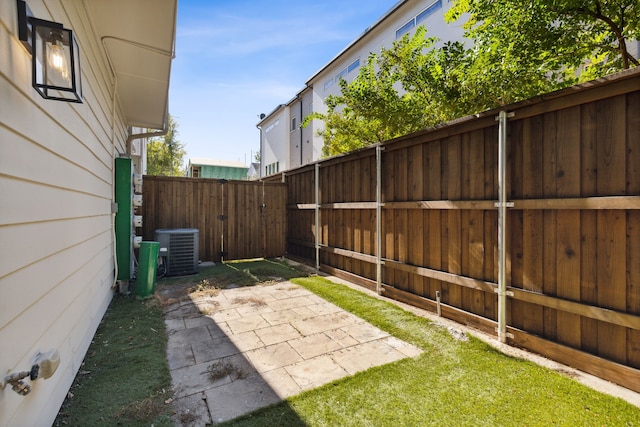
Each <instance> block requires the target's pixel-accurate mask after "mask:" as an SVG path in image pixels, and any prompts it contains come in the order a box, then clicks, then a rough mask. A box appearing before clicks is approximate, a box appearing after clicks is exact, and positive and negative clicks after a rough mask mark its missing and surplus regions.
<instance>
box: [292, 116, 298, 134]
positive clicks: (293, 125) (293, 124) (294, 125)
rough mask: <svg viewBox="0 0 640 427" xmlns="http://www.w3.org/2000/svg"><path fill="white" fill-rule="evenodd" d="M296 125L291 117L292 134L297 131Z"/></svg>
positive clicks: (294, 119)
mask: <svg viewBox="0 0 640 427" xmlns="http://www.w3.org/2000/svg"><path fill="white" fill-rule="evenodd" d="M296 124H297V120H296V118H295V117H291V132H293V131H294V130H296V129H297V127H296Z"/></svg>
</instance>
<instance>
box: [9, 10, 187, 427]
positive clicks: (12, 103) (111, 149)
mask: <svg viewBox="0 0 640 427" xmlns="http://www.w3.org/2000/svg"><path fill="white" fill-rule="evenodd" d="M26 6H28V8H29V10H30V11H31V12H32V14H33V17H35V18H38V19H41V20H46V21H53V22H56V23H59V24H61V25H62V26H64V28H65V29H70V30H72V31H73V34H74V36H75V39H76V41H77V48H78V49H77V53H78V56H77V57H76V59H79V62H75V65H76V66H77V67H76V68H77V70H78V72H77V73H73V75H74V76H76V79H77V80H78V82H81V88H82V92H81V98H80V99H81V101H82V103H75V102H65V101H59V100H52V99H44V98H43V97H42V96H40V94H39V93H38V91H37V90H36V89H35V88H34V87H32V51H33V45H31V48H29V47H27V45H26V44H25V43H23V42H22V41H21V38H20V37H19V32H20V31H19V25H18V15H19V13H22V15H25V13H24V10H26V8H25V7H24V3H21V2H19V1H16V0H3V1H0V141H1V143H0V381H2V385H3V387H0V426H44V425H51V424H52V423H53V421H54V419H55V417H56V415H57V413H58V410H59V408H60V405H61V404H62V402H63V400H64V398H65V397H66V395H67V391H68V390H69V387H70V386H71V383H72V382H73V379H74V377H75V375H76V373H77V371H78V369H79V368H80V366H81V363H82V361H83V359H84V356H85V353H86V351H87V349H88V347H89V344H90V343H91V340H92V338H93V336H94V333H95V331H96V329H97V327H98V324H99V323H100V320H101V319H102V317H103V314H104V313H105V310H106V309H107V307H108V305H109V303H110V302H111V299H112V296H113V294H114V291H115V289H117V286H116V275H117V274H118V272H117V262H116V250H115V247H116V237H115V232H114V229H115V220H114V217H115V216H116V214H115V211H116V210H118V205H117V203H115V202H114V201H115V198H114V192H115V190H114V189H115V187H116V177H115V173H116V172H115V171H116V163H118V162H120V159H126V161H127V162H128V161H129V160H128V159H131V164H132V165H133V166H132V168H133V170H135V171H136V172H138V173H143V172H144V169H145V165H144V153H145V142H144V141H145V139H146V137H148V136H149V134H148V133H147V134H145V132H146V131H145V130H143V129H166V126H167V111H168V90H169V76H170V70H171V62H172V59H173V57H174V46H175V32H176V15H177V0H154V1H153V2H148V1H140V0H90V1H86V0H64V1H59V0H27V2H26ZM20 10H21V11H23V12H19V11H20ZM29 22H34V21H29ZM22 28H24V27H22ZM51 34H53V31H52V32H51ZM43 37H44V36H43ZM43 45H44V44H43ZM38 46H40V45H38ZM44 62H47V61H39V62H36V63H35V65H34V68H33V69H36V70H40V69H44V68H45V64H44ZM50 63H51V64H54V65H52V66H57V65H59V64H56V63H55V61H51V62H50ZM67 70H68V69H67ZM44 74H45V75H46V73H44ZM52 93H58V90H54V91H52ZM158 133H161V132H158ZM116 159H118V162H116ZM131 176H132V173H131V172H130V173H129V177H131ZM129 190H130V191H132V190H131V188H130V189H129ZM128 203H129V206H130V205H131V202H128ZM121 208H122V206H121ZM125 264H126V262H125ZM38 354H45V355H52V354H56V355H57V359H58V360H59V365H58V366H57V369H55V372H53V373H52V375H51V376H50V377H49V378H46V379H42V378H38V379H35V380H30V378H29V376H27V377H26V378H24V379H22V380H20V381H22V384H19V383H18V382H17V381H18V380H15V377H12V375H13V374H19V373H21V372H25V371H29V369H30V368H31V367H32V366H33V365H34V363H36V361H37V357H38ZM51 360H53V357H52V359H51ZM7 378H14V380H15V381H14V383H15V384H18V386H19V387H17V388H18V389H20V388H22V390H23V391H27V390H26V389H27V386H28V388H29V389H30V390H29V393H28V394H24V393H23V394H24V395H23V394H20V393H18V392H16V391H14V387H13V384H12V383H10V382H7Z"/></svg>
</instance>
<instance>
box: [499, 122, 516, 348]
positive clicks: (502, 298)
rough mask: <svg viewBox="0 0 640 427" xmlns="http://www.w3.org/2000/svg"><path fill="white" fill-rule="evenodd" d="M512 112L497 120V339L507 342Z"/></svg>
mask: <svg viewBox="0 0 640 427" xmlns="http://www.w3.org/2000/svg"><path fill="white" fill-rule="evenodd" d="M513 116H514V113H507V112H506V111H500V114H499V115H498V117H496V120H497V121H498V198H499V199H498V203H496V207H497V208H498V289H496V292H497V293H498V340H499V341H500V342H501V343H506V342H507V337H508V334H507V296H509V295H510V296H513V292H507V252H506V251H507V208H508V207H513V206H514V205H513V202H511V203H508V202H507V118H509V117H513Z"/></svg>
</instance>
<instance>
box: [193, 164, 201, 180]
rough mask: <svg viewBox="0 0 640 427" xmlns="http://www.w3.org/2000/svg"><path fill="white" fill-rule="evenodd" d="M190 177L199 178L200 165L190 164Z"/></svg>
mask: <svg viewBox="0 0 640 427" xmlns="http://www.w3.org/2000/svg"><path fill="white" fill-rule="evenodd" d="M191 177H193V178H200V166H191Z"/></svg>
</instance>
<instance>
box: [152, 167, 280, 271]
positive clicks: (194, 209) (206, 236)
mask: <svg viewBox="0 0 640 427" xmlns="http://www.w3.org/2000/svg"><path fill="white" fill-rule="evenodd" d="M142 188H143V191H142V200H143V206H142V209H141V214H142V216H143V228H142V237H143V239H144V240H154V235H155V230H157V229H160V228H197V229H198V230H199V232H200V233H199V234H200V240H199V246H200V248H199V249H200V252H199V258H200V260H202V261H216V262H219V261H221V260H225V261H227V260H237V259H250V258H261V257H265V258H267V257H278V256H283V255H284V254H285V250H286V245H285V232H286V216H287V212H286V199H287V187H286V185H285V184H281V183H264V182H255V181H227V180H215V179H197V178H180V177H159V176H145V177H144V183H143V186H142Z"/></svg>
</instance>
